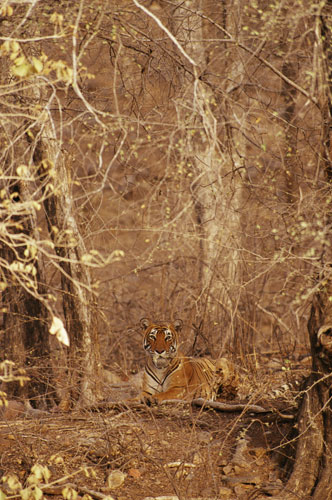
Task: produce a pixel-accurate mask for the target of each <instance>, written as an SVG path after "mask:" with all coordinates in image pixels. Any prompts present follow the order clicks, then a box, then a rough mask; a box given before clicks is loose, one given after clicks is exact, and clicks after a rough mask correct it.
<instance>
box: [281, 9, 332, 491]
mask: <svg viewBox="0 0 332 500" xmlns="http://www.w3.org/2000/svg"><path fill="white" fill-rule="evenodd" d="M331 7H332V2H331V1H328V2H326V4H321V8H324V9H323V11H322V13H321V14H322V15H321V16H317V23H319V24H317V25H316V37H317V39H316V50H317V51H319V62H320V63H319V65H318V70H317V86H318V88H319V91H320V96H319V103H320V110H321V114H322V127H321V151H320V153H321V154H320V156H319V166H320V167H321V169H322V170H323V172H324V174H325V178H326V206H327V212H326V220H325V224H326V227H329V228H330V227H331V220H332V210H331V202H330V201H329V200H330V198H331V182H332V167H331V158H330V142H331V141H330V134H331V125H332V119H331V117H332V100H331V88H332V85H331V84H332V80H331V63H332V51H331V36H330V33H331V26H330V16H329V11H330V10H331ZM327 233H328V238H329V242H331V236H332V234H331V231H330V230H329V231H327ZM329 242H324V243H323V251H322V258H321V264H322V268H321V273H320V276H319V279H320V281H319V291H318V292H317V293H316V294H315V296H314V297H313V302H312V306H311V312H310V318H309V321H308V332H309V337H310V345H311V355H312V372H311V375H310V377H309V378H308V380H307V383H306V387H305V388H304V394H303V398H302V401H301V404H300V407H299V413H298V418H297V424H298V440H297V449H296V457H295V463H294V466H293V470H292V473H291V475H290V478H289V480H288V482H287V484H286V487H285V493H284V495H283V496H282V498H283V499H285V500H295V499H297V500H298V499H299V498H300V499H307V498H313V499H314V500H322V499H324V500H331V499H332V484H331V477H332V404H331V401H332V392H331V382H332V301H331V297H332V276H331V264H330V262H331V252H330V246H331V245H330V243H329ZM326 243H327V244H326Z"/></svg>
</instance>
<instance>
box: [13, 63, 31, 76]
mask: <svg viewBox="0 0 332 500" xmlns="http://www.w3.org/2000/svg"><path fill="white" fill-rule="evenodd" d="M11 69H12V73H13V75H14V76H18V77H20V78H24V77H25V76H28V75H29V74H30V73H31V69H32V67H31V64H29V63H23V64H21V65H20V66H12V68H11Z"/></svg>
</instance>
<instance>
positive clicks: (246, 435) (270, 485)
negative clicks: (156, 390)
mask: <svg viewBox="0 0 332 500" xmlns="http://www.w3.org/2000/svg"><path fill="white" fill-rule="evenodd" d="M278 363H279V362H278V361H274V360H271V359H269V360H268V364H267V365H266V366H265V368H264V369H263V370H262V371H261V372H259V373H258V376H257V379H256V382H257V383H256V387H252V390H251V394H250V397H249V398H248V397H247V398H246V402H249V403H250V404H256V405H257V404H259V405H260V406H262V407H264V408H266V410H267V412H266V413H258V414H256V413H253V412H251V410H250V407H249V406H248V408H247V409H246V408H245V409H244V410H243V411H237V412H221V411H215V410H211V409H204V408H198V407H193V406H192V405H190V404H188V403H187V404H184V403H167V404H163V405H159V406H152V407H148V406H145V405H136V406H132V405H127V404H125V403H120V402H118V403H117V404H114V405H111V404H106V406H105V407H99V408H98V409H94V410H91V409H89V410H80V411H73V412H71V413H53V414H51V413H50V414H45V415H44V414H40V415H38V416H37V417H36V416H34V417H33V418H31V417H29V415H27V416H25V418H17V417H16V418H9V419H5V418H4V416H3V419H2V420H1V421H0V451H1V461H0V475H1V476H2V484H0V489H1V490H2V491H3V492H4V493H5V494H6V495H7V496H8V497H10V498H23V500H30V498H34V499H36V500H38V499H39V498H40V497H41V492H40V490H41V491H42V492H43V494H44V497H45V498H49V499H54V500H57V499H58V498H63V497H65V498H66V499H68V500H75V499H76V498H81V497H85V499H88V498H89V497H87V495H89V496H90V497H91V498H93V499H95V498H96V499H97V500H98V499H100V500H102V499H104V498H106V497H108V498H113V499H115V500H129V499H136V500H143V499H147V498H149V499H150V498H151V497H152V498H157V497H169V498H171V497H172V498H173V499H176V498H178V499H180V500H182V499H194V498H195V499H198V498H201V499H203V498H204V499H205V500H208V499H221V500H222V499H226V500H238V499H239V500H242V499H246V500H247V499H251V500H252V499H254V498H255V499H256V498H267V497H269V496H271V495H274V494H277V493H278V492H280V491H282V487H283V483H282V479H283V476H282V474H281V472H283V469H282V467H283V463H282V462H283V458H284V457H285V456H289V455H291V454H292V443H290V444H288V446H286V443H287V442H288V441H289V440H291V439H292V434H291V431H292V429H293V428H294V423H295V418H296V395H298V388H297V389H296V390H294V385H293V382H295V385H296V383H297V384H298V382H297V380H299V379H300V378H301V377H303V375H304V374H305V372H306V370H307V367H304V366H303V365H301V366H300V365H299V364H297V366H295V364H294V365H293V366H288V367H287V370H286V369H285V366H281V364H280V363H279V364H278ZM291 379H292V381H293V382H292V383H290V380H291ZM250 384H251V382H250ZM250 384H248V382H247V384H246V383H245V384H244V386H246V389H248V385H250ZM263 387H264V390H263ZM112 390H113V391H116V388H113V389H112ZM111 397H112V395H111ZM36 464H37V465H38V466H40V467H34V466H36ZM45 467H46V468H45ZM22 488H23V489H24V491H25V496H24V495H22V494H21V493H20V491H21V490H22ZM27 488H28V489H27ZM0 498H1V499H2V497H1V494H0ZM164 500H165V499H164Z"/></svg>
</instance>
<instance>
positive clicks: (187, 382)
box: [139, 318, 238, 404]
mask: <svg viewBox="0 0 332 500" xmlns="http://www.w3.org/2000/svg"><path fill="white" fill-rule="evenodd" d="M182 325H183V323H182V320H180V319H177V320H175V321H174V322H173V323H172V322H166V321H160V322H155V323H152V322H150V321H149V320H148V319H147V318H143V319H142V320H141V327H142V329H143V336H144V340H143V348H144V350H145V352H146V354H147V361H146V365H145V370H144V374H143V382H142V390H141V394H140V397H139V399H140V401H141V402H145V403H148V404H151V403H161V402H162V401H165V400H172V399H181V400H186V401H191V400H193V399H195V398H204V399H205V400H210V401H214V400H215V399H216V397H217V395H218V394H219V393H220V389H221V390H222V393H223V394H224V391H225V392H227V393H228V394H232V395H234V394H235V393H236V386H237V383H238V377H237V373H236V371H235V368H234V366H233V364H232V363H231V362H230V361H228V360H227V359H225V358H219V359H217V360H215V361H212V360H210V359H208V358H192V357H187V356H183V355H182V353H181V352H180V351H179V349H178V346H179V332H180V331H181V329H182Z"/></svg>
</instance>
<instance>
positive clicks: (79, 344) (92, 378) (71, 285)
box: [33, 124, 101, 410]
mask: <svg viewBox="0 0 332 500" xmlns="http://www.w3.org/2000/svg"><path fill="white" fill-rule="evenodd" d="M37 137H38V139H37V140H36V143H35V144H34V153H33V159H34V163H35V164H36V166H37V167H38V169H39V175H40V180H41V182H42V184H43V190H44V193H45V196H44V208H45V212H46V218H47V223H48V229H49V233H50V235H51V237H52V239H53V242H54V245H55V253H56V255H57V258H58V263H59V267H60V269H61V288H62V301H63V312H64V317H65V322H66V329H67V332H68V334H69V338H70V347H69V348H68V351H67V354H66V359H67V361H66V365H67V367H66V376H65V385H64V382H63V380H62V381H61V382H60V379H61V378H62V377H63V375H64V373H63V371H62V372H61V373H60V372H59V375H58V382H60V385H62V388H61V390H60V392H61V403H60V407H61V408H62V409H66V410H67V409H69V407H70V406H72V404H73V402H74V401H76V402H77V401H78V403H79V404H80V405H86V404H92V403H94V402H95V401H96V400H97V399H98V398H99V396H100V384H99V382H100V370H101V364H100V357H99V344H98V333H97V324H96V316H95V314H94V313H93V306H94V297H93V293H92V286H91V285H92V282H91V276H90V271H89V269H88V267H87V266H86V265H85V264H84V263H83V260H82V257H83V256H84V255H85V254H86V253H87V250H86V248H85V244H84V240H83V238H82V235H81V233H80V230H79V227H78V224H77V221H76V218H75V207H74V202H73V194H72V189H71V188H72V183H71V177H70V174H71V172H70V168H69V167H68V166H67V165H66V164H65V162H64V159H63V157H62V154H61V152H60V153H59V151H60V149H61V148H60V145H58V141H57V138H56V137H55V136H54V134H53V128H52V127H51V126H50V125H49V124H45V125H44V127H43V129H42V130H40V131H39V132H38V134H37ZM52 169H54V170H53V172H54V171H55V175H54V177H53V174H52V176H51V177H50V176H49V173H50V172H51V170H52ZM49 183H52V185H53V186H52V187H51V188H50V184H49Z"/></svg>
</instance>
